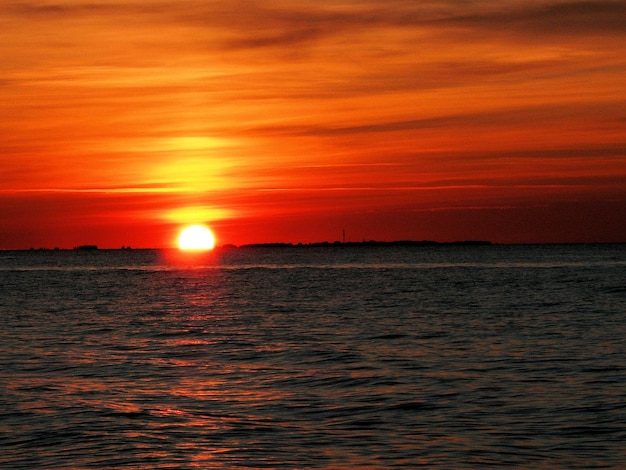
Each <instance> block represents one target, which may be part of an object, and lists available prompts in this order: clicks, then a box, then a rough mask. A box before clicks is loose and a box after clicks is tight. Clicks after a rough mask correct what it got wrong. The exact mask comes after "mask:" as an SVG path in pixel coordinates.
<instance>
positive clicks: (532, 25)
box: [436, 1, 626, 35]
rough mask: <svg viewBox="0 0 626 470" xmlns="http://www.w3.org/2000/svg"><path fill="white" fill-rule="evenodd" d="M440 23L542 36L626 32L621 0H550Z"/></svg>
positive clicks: (625, 15) (442, 20) (625, 18)
mask: <svg viewBox="0 0 626 470" xmlns="http://www.w3.org/2000/svg"><path fill="white" fill-rule="evenodd" d="M436 23H438V24H440V25H443V24H449V25H456V26H464V27H470V28H476V29H486V30H487V31H489V30H505V31H511V30H514V31H517V32H523V33H534V34H544V35H554V34H568V35H586V34H601V35H606V34H615V33H621V34H626V4H625V3H624V2H621V1H620V2H612V1H597V2H588V1H582V2H559V3H555V2H551V3H546V4H539V5H537V4H530V5H528V6H523V7H517V8H506V7H504V8H503V9H502V10H494V11H490V12H485V13H475V14H469V15H459V16H451V17H447V18H443V19H440V20H437V21H436Z"/></svg>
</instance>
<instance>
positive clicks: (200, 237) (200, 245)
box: [178, 225, 215, 250]
mask: <svg viewBox="0 0 626 470" xmlns="http://www.w3.org/2000/svg"><path fill="white" fill-rule="evenodd" d="M214 247H215V236H214V235H213V232H211V230H209V229H208V228H206V227H205V226H203V225H190V226H189V227H186V228H184V229H183V231H182V232H180V235H179V236H178V248H180V249H181V250H212V249H213V248H214Z"/></svg>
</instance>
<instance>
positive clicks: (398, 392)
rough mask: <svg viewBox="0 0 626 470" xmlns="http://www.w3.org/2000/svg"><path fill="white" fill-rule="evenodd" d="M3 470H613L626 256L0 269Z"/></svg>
mask: <svg viewBox="0 0 626 470" xmlns="http://www.w3.org/2000/svg"><path fill="white" fill-rule="evenodd" d="M0 339H1V341H0V468H3V469H13V468H15V469H17V468H29V469H30V468H60V469H61V468H72V469H75V468H78V469H83V468H133V469H151V468H155V469H159V468H164V469H165V468H287V469H289V468H346V469H347V468H392V467H396V468H416V467H424V468H482V467H486V466H490V467H495V468H498V467H516V468H520V467H521V468H585V469H589V468H625V467H626V444H625V443H626V245H570V246H566V245H563V246H558V245H545V246H434V247H397V246H396V247H393V246H387V247H367V248H365V247H316V248H314V247H293V248H270V247H264V248H258V247H257V248H252V247H249V248H239V249H224V250H215V251H213V252H211V253H209V254H203V255H201V254H195V255H192V254H187V255H181V254H177V253H175V252H173V251H158V250H111V251H109V250H98V251H25V252H18V251H4V252H0Z"/></svg>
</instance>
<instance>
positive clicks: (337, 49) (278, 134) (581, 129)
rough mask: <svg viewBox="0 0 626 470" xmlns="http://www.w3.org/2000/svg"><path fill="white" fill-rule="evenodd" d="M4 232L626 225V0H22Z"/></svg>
mask: <svg viewBox="0 0 626 470" xmlns="http://www.w3.org/2000/svg"><path fill="white" fill-rule="evenodd" d="M0 59H1V60H0V71H1V73H0V249H28V248H30V247H35V248H38V247H47V248H53V247H61V248H72V247H73V246H76V245H81V244H97V245H99V246H101V247H111V248H119V247H120V246H122V245H125V246H127V245H130V246H133V247H155V248H160V247H170V246H174V245H175V243H176V236H177V233H178V231H179V230H180V229H181V228H182V227H183V226H184V225H185V224H191V223H204V224H207V225H208V226H210V227H211V228H212V229H213V230H214V232H215V234H216V237H217V243H218V245H222V244H236V245H240V244H245V243H260V242H293V243H297V242H305V243H307V242H315V241H335V240H341V239H342V236H343V235H342V233H343V231H344V230H345V234H346V239H347V240H351V241H361V240H363V239H365V240H371V239H375V240H404V239H412V240H423V239H429V240H438V241H452V240H465V239H481V240H491V241H493V242H498V243H525V242H532V243H535V242H615V241H621V242H626V2H624V1H589V2H573V1H558V0H549V1H543V0H532V1H531V0H527V1H522V0H483V1H458V0H425V1H407V0H385V1H382V0H376V1H372V0H343V1H336V0H333V1H330V0H328V1H327V0H322V1H319V0H316V1H311V0H308V1H304V0H289V1H287V0H263V1H255V0H248V1H201V0H176V1H171V0H169V1H159V0H123V1H122V0H106V1H105V0H41V1H34V0H15V1H13V0H7V1H3V2H2V3H1V4H0Z"/></svg>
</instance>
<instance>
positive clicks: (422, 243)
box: [222, 240, 492, 248]
mask: <svg viewBox="0 0 626 470" xmlns="http://www.w3.org/2000/svg"><path fill="white" fill-rule="evenodd" d="M491 244H492V243H491V242H490V241H486V240H463V241H453V242H436V241H433V240H396V241H391V242H383V241H376V240H367V241H365V240H364V241H361V242H340V241H336V242H314V243H252V244H247V245H240V246H239V248H250V247H252V248H254V247H272V248H292V247H370V246H373V247H376V246H440V245H441V246H486V245H491ZM227 247H233V248H235V245H224V246H223V247H222V248H227Z"/></svg>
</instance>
